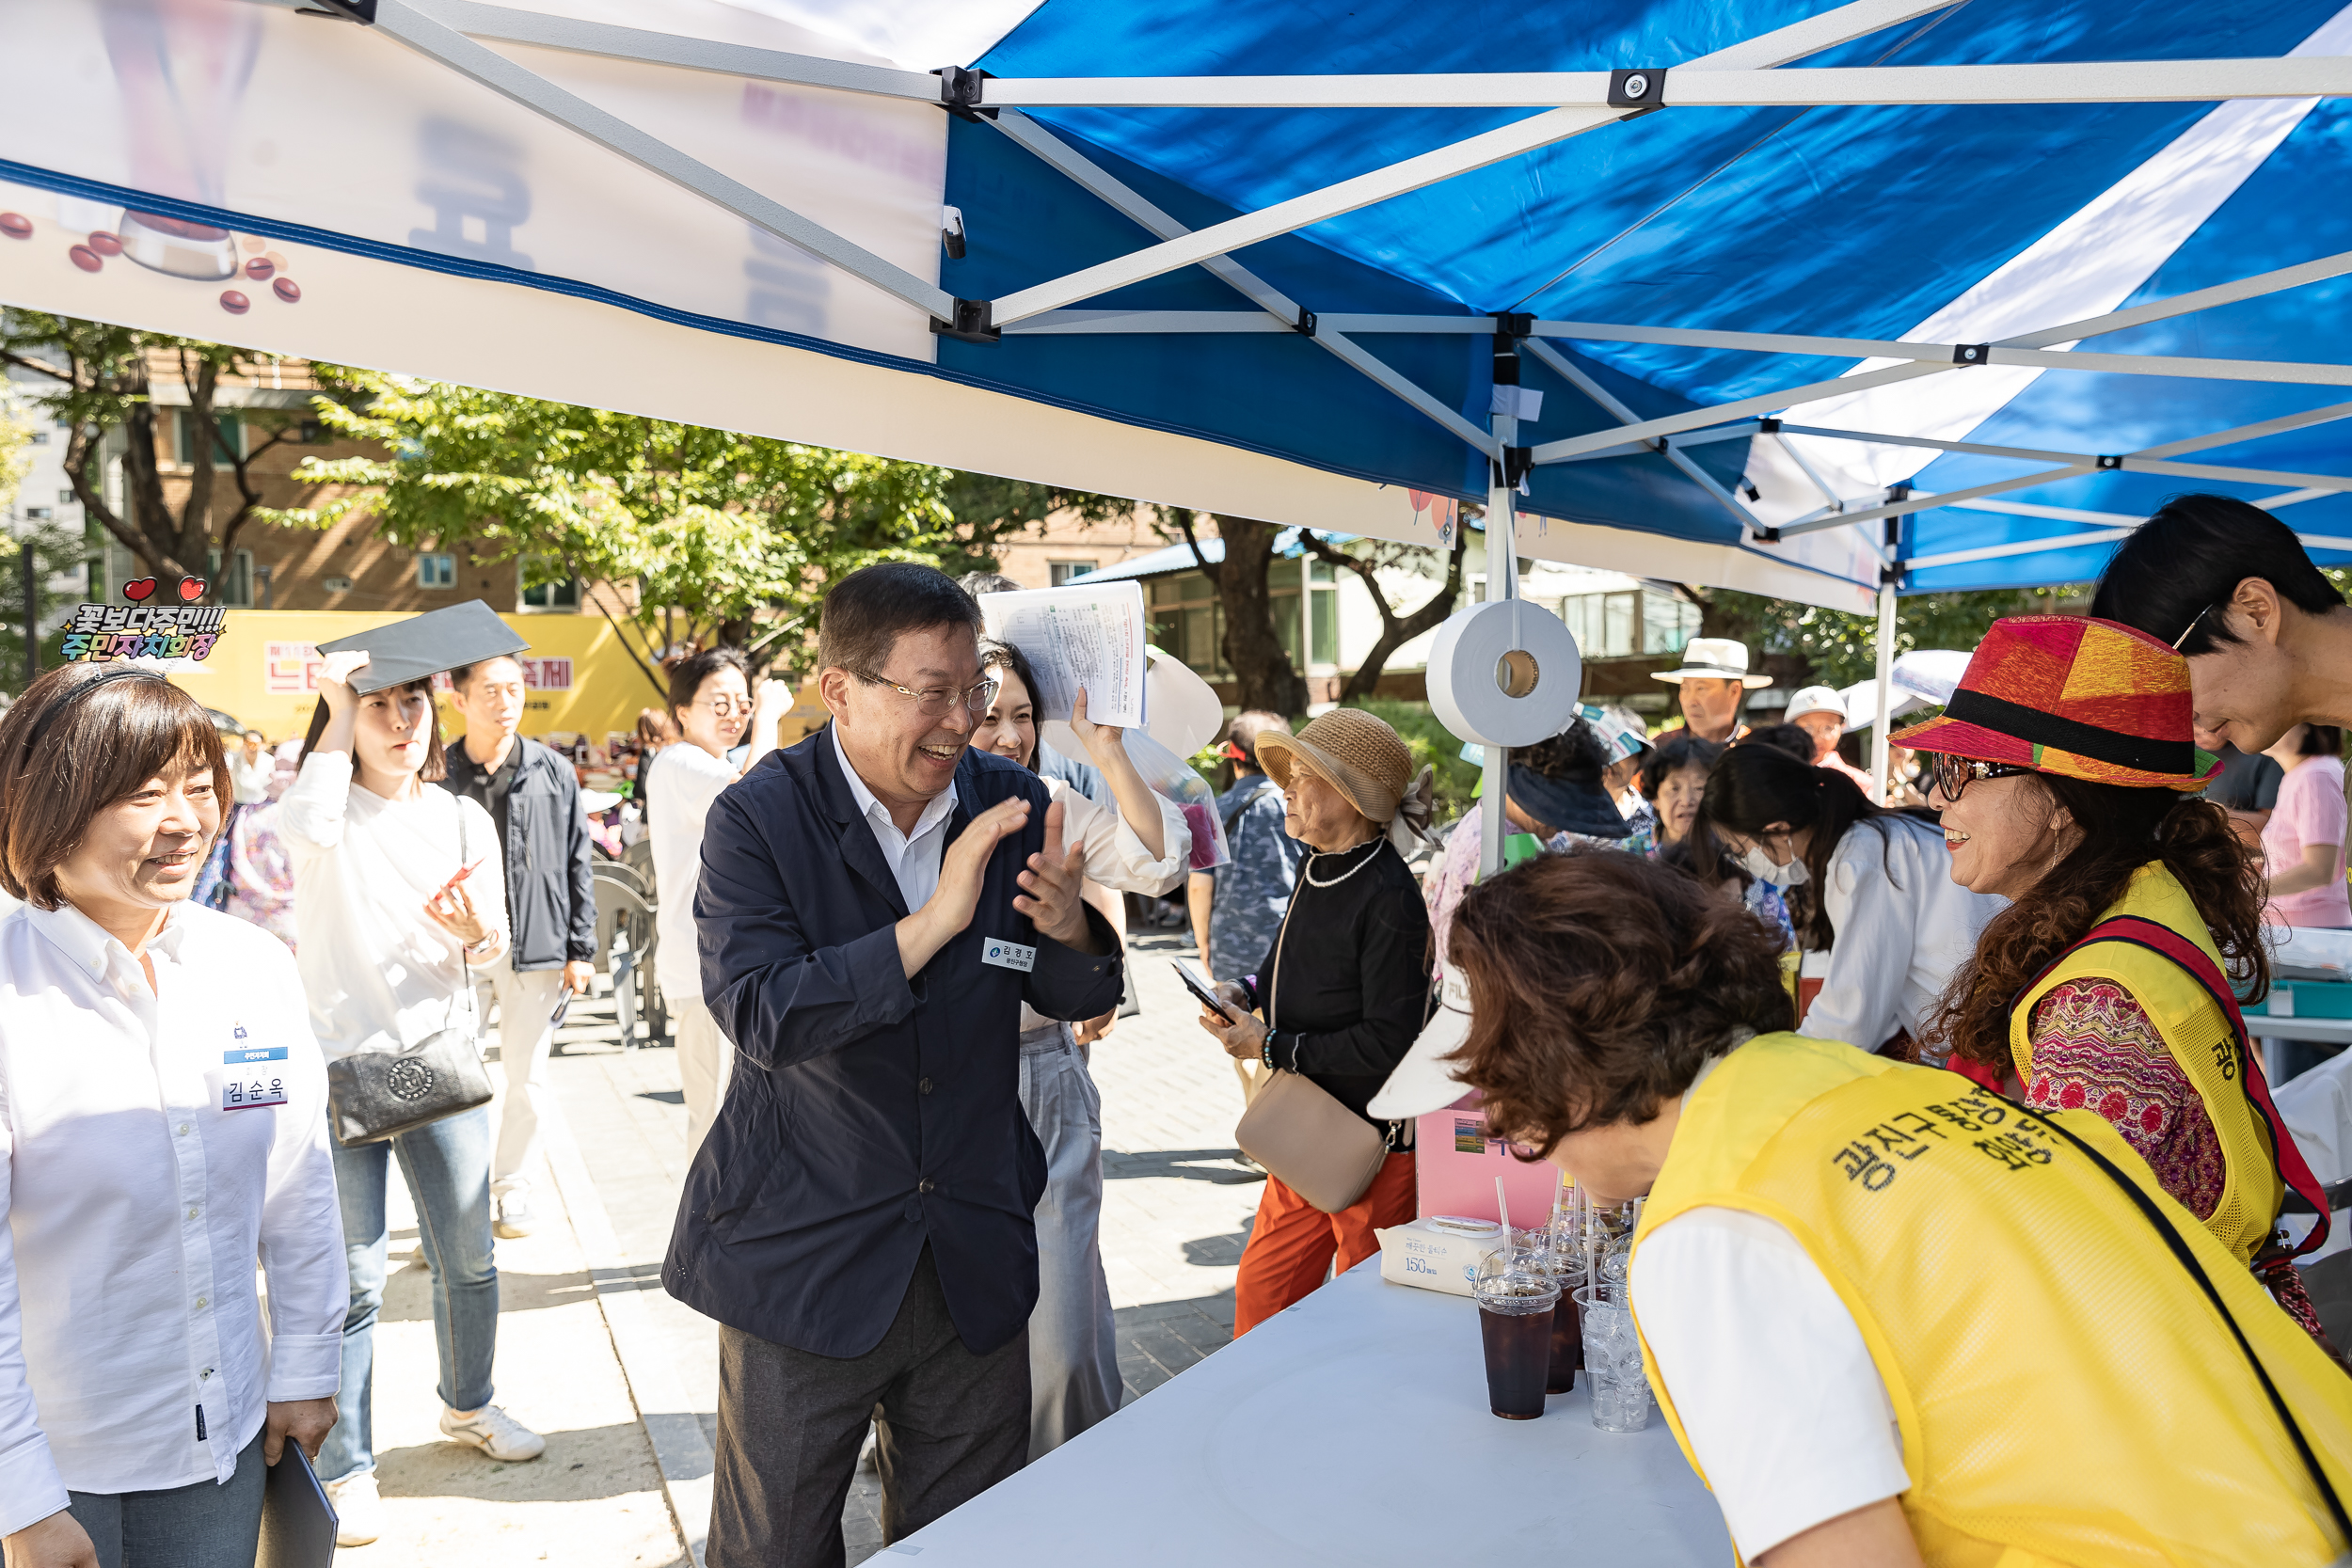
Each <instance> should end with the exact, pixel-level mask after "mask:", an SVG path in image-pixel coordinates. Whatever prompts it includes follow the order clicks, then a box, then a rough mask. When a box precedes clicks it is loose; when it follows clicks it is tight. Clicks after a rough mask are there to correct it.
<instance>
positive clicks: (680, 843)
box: [644, 648, 792, 1159]
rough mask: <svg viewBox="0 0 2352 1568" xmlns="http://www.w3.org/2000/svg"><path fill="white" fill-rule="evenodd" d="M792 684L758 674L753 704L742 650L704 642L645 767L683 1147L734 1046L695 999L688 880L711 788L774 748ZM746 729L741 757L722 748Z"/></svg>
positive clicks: (693, 1140)
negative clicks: (671, 736) (665, 735)
mask: <svg viewBox="0 0 2352 1568" xmlns="http://www.w3.org/2000/svg"><path fill="white" fill-rule="evenodd" d="M791 707H792V689H791V688H790V687H788V686H787V685H785V684H784V682H782V681H762V682H760V683H759V698H758V703H757V705H756V707H755V706H754V703H753V699H752V689H751V683H750V679H749V676H748V673H747V672H746V669H745V666H744V663H743V656H742V655H741V654H740V653H738V652H737V651H736V650H735V649H733V648H705V649H704V650H703V651H702V652H700V653H698V654H690V655H689V656H687V657H685V658H682V659H680V660H679V661H678V662H677V663H676V664H675V665H674V666H673V667H672V668H671V670H670V708H669V716H670V720H671V721H672V722H673V723H675V725H676V726H677V728H678V733H679V735H680V736H681V739H680V741H679V742H678V743H676V744H674V745H669V746H664V747H663V748H662V749H661V750H660V752H657V753H656V754H655V756H654V759H653V762H652V764H651V766H649V767H648V768H646V769H645V800H644V812H645V831H646V832H647V834H648V835H649V836H650V837H651V838H652V840H653V879H654V894H655V898H656V904H657V908H656V909H655V911H654V931H655V935H656V940H655V942H654V949H653V967H654V974H655V976H656V977H657V978H658V979H660V982H661V997H662V1001H663V1002H664V1003H665V1004H666V1005H667V1006H668V1007H669V1009H670V1016H671V1017H672V1018H674V1019H675V1020H676V1021H677V1075H678V1087H679V1088H680V1089H681V1090H682V1091H684V1099H685V1101H686V1153H687V1157H688V1158H689V1159H691V1158H692V1157H693V1153H694V1150H695V1149H697V1148H701V1147H702V1141H703V1135H704V1134H705V1133H707V1132H709V1131H710V1123H711V1121H712V1119H713V1118H714V1117H717V1116H718V1114H719V1107H720V1106H721V1105H723V1104H724V1103H725V1102H726V1098H727V1082H728V1080H729V1079H731V1078H732V1077H733V1076H734V1075H735V1046H734V1044H733V1043H732V1042H730V1041H729V1040H728V1038H727V1037H726V1035H725V1033H724V1032H723V1030H721V1029H720V1027H719V1021H718V1020H716V1019H714V1018H712V1017H711V1016H710V1009H709V1008H708V1007H707V1006H704V1004H703V974H702V960H701V958H700V957H699V955H698V954H697V952H696V949H695V939H694V888H695V885H696V884H697V883H698V882H700V881H701V879H702V874H703V823H704V820H705V819H706V818H707V817H708V816H709V815H710V803H711V802H712V801H713V800H717V799H718V798H719V792H720V791H721V790H723V789H724V788H726V787H727V785H729V784H733V783H734V782H735V781H736V780H738V779H739V778H741V777H742V776H743V775H744V774H746V773H748V772H750V771H751V770H752V769H753V768H755V767H756V766H758V764H759V763H761V762H762V761H764V760H766V758H767V755H768V753H769V752H772V751H774V750H775V749H776V730H777V726H778V725H780V724H781V723H782V722H783V721H784V716H785V715H786V714H787V713H788V712H790V711H791ZM746 731H748V732H750V744H749V746H748V747H747V748H746V750H745V752H744V753H743V761H742V764H741V766H738V765H737V764H735V763H733V762H731V761H729V760H728V758H727V752H730V751H732V750H734V748H735V744H736V742H738V741H739V740H742V739H743V738H744V735H745V732H746Z"/></svg>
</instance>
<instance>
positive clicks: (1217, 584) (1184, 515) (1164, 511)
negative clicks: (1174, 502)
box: [1160, 506, 1225, 594]
mask: <svg viewBox="0 0 2352 1568" xmlns="http://www.w3.org/2000/svg"><path fill="white" fill-rule="evenodd" d="M1160 510H1161V515H1164V516H1170V517H1173V518H1175V519H1176V526H1177V528H1179V529H1180V530H1182V531H1184V543H1185V544H1187V545H1190V546H1192V561H1193V564H1194V565H1196V566H1198V567H1200V575H1201V576H1202V577H1204V578H1208V579H1209V586H1210V587H1212V588H1214V589H1216V591H1217V592H1218V593H1219V594H1222V593H1224V592H1225V565H1224V562H1211V561H1210V560H1209V558H1208V557H1207V556H1205V555H1202V554H1201V553H1200V540H1198V539H1196V538H1194V537H1193V536H1192V518H1193V513H1192V509H1191V508H1190V507H1187V506H1168V507H1163V508H1161V509H1160Z"/></svg>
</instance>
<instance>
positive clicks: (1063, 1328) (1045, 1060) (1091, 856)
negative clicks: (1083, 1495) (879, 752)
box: [972, 642, 1192, 1460]
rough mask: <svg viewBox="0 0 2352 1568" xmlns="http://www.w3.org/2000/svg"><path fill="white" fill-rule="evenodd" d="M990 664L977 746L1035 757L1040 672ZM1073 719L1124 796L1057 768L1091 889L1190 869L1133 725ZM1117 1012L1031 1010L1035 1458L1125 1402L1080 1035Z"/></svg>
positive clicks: (987, 651)
mask: <svg viewBox="0 0 2352 1568" xmlns="http://www.w3.org/2000/svg"><path fill="white" fill-rule="evenodd" d="M980 667H981V669H982V670H984V671H986V672H987V673H989V674H991V675H993V676H994V677H995V678H996V699H995V701H994V702H993V703H992V704H990V705H989V709H988V716H987V717H986V718H985V719H983V720H981V721H980V724H979V728H978V729H977V731H975V732H974V734H973V736H972V744H973V746H974V747H976V748H977V749H978V750H980V751H983V752H995V753H996V754H997V755H998V756H1001V757H1007V758H1009V759H1010V760H1012V761H1014V762H1017V763H1019V764H1020V765H1021V766H1022V767H1024V768H1030V769H1032V770H1034V769H1035V768H1036V767H1037V750H1038V748H1037V702H1036V697H1035V693H1036V691H1037V677H1036V675H1035V674H1034V673H1031V671H1030V669H1029V661H1028V659H1026V658H1025V657H1023V656H1022V653H1021V650H1020V649H1018V648H1015V647H1011V646H1009V644H1006V643H1002V642H982V643H981V644H980ZM1071 727H1072V728H1073V729H1074V730H1076V731H1077V733H1078V736H1079V738H1080V739H1081V740H1083V741H1084V742H1085V743H1086V748H1087V754H1088V756H1089V757H1090V758H1091V759H1092V760H1093V762H1094V766H1095V767H1097V768H1101V769H1102V770H1103V778H1104V782H1105V783H1106V784H1109V785H1110V788H1111V792H1112V794H1113V796H1114V797H1115V798H1116V799H1117V800H1118V801H1119V806H1120V810H1119V814H1118V815H1117V816H1113V815H1112V814H1111V813H1109V812H1107V811H1104V809H1103V808H1102V807H1101V806H1099V805H1096V804H1095V803H1094V802H1093V801H1092V800H1089V799H1087V797H1086V796H1084V795H1081V794H1080V793H1078V791H1076V790H1074V789H1073V788H1071V787H1070V786H1069V785H1068V784H1064V783H1062V782H1061V781H1060V780H1059V779H1052V780H1048V781H1047V782H1046V788H1047V789H1048V790H1050V791H1051V792H1052V794H1053V797H1054V799H1055V800H1057V801H1059V802H1060V803H1061V809H1062V813H1063V820H1062V840H1063V842H1064V843H1068V844H1081V843H1082V844H1084V845H1085V846H1086V871H1087V885H1086V895H1087V897H1088V899H1089V902H1092V901H1094V899H1095V898H1096V896H1097V895H1101V894H1102V892H1103V890H1104V889H1116V890H1119V892H1125V893H1141V894H1145V895H1157V894H1162V893H1166V892H1168V890H1169V889H1171V888H1173V887H1175V886H1176V885H1177V884H1178V883H1180V882H1182V881H1183V880H1184V872H1185V869H1186V867H1187V866H1188V865H1189V864H1190V863H1191V860H1192V832H1191V830H1190V829H1188V828H1186V827H1185V826H1184V816H1183V814H1182V813H1180V812H1179V811H1178V810H1177V809H1176V804H1175V802H1174V801H1172V800H1168V799H1167V798H1166V797H1165V796H1162V795H1158V794H1156V793H1154V792H1153V791H1152V786H1151V785H1149V784H1145V783H1144V782H1143V777H1142V775H1141V774H1139V773H1137V772H1136V765H1135V764H1134V763H1133V762H1132V761H1130V760H1129V759H1128V756H1127V748H1126V745H1125V736H1124V734H1123V732H1121V731H1120V730H1117V729H1113V728H1111V727H1109V726H1107V725H1101V724H1093V723H1089V722H1088V721H1087V718H1086V698H1085V695H1084V694H1083V693H1081V694H1080V696H1079V699H1078V713H1077V716H1076V717H1075V718H1073V720H1072V721H1071ZM1099 907H1101V908H1102V909H1103V912H1104V915H1105V916H1106V917H1108V918H1109V920H1110V922H1111V926H1112V928H1113V929H1114V930H1116V929H1120V928H1121V927H1124V925H1125V924H1126V922H1125V918H1124V911H1123V910H1122V908H1121V907H1120V900H1119V895H1118V892H1114V893H1112V894H1110V895H1109V898H1108V901H1107V902H1106V903H1104V904H1103V905H1101V906H1099ZM1109 1022H1110V1021H1109V1020H1108V1019H1107V1018H1102V1019H1092V1020H1089V1022H1087V1023H1085V1024H1083V1025H1081V1026H1080V1030H1081V1033H1078V1034H1073V1031H1072V1028H1071V1026H1070V1025H1069V1024H1067V1023H1058V1022H1055V1021H1054V1020H1052V1019H1049V1018H1046V1017H1044V1016H1042V1015H1041V1014H1038V1013H1035V1012H1033V1011H1030V1010H1029V1009H1028V1008H1026V1007H1024V1008H1023V1010H1022V1019H1021V1108H1022V1109H1023V1110H1024V1111H1025V1112H1026V1113H1027V1114H1028V1117H1029V1127H1030V1129H1031V1131H1033V1132H1036V1133H1037V1136H1038V1142H1040V1143H1041V1144H1042V1145H1044V1146H1045V1196H1043V1197H1042V1198H1041V1199H1039V1201H1038V1206H1037V1272H1038V1297H1037V1309H1036V1310H1035V1311H1034V1312H1032V1313H1031V1314H1030V1316H1029V1458H1030V1459H1031V1460H1035V1459H1037V1458H1038V1457H1039V1456H1040V1455H1042V1454H1044V1453H1047V1452H1049V1451H1051V1450H1052V1449H1056V1448H1058V1447H1059V1446H1060V1445H1062V1444H1063V1443H1066V1442H1068V1441H1069V1440H1070V1439H1071V1438H1073V1437H1075V1436H1077V1435H1078V1433H1082V1432H1084V1431H1085V1430H1086V1429H1087V1428H1089V1427H1090V1426H1092V1425H1094V1423H1095V1422H1097V1421H1100V1420H1102V1419H1104V1418H1105V1417H1108V1416H1110V1415H1112V1414H1113V1413H1115V1412H1116V1411H1117V1410H1118V1409H1119V1387H1120V1380H1119V1344H1118V1338H1117V1334H1116V1330H1115V1328H1114V1325H1113V1323H1112V1320H1111V1290H1110V1282H1109V1281H1108V1280H1107V1279H1105V1278H1104V1275H1103V1248H1102V1243H1101V1238H1100V1235H1099V1230H1100V1227H1101V1225H1102V1218H1103V1097H1102V1095H1101V1094H1100V1093H1098V1092H1097V1091H1096V1089H1095V1087H1094V1079H1093V1077H1092V1075H1091V1074H1089V1072H1088V1071H1087V1063H1086V1057H1085V1055H1084V1053H1083V1051H1082V1045H1083V1044H1089V1043H1091V1042H1092V1041H1093V1040H1096V1039H1099V1038H1101V1037H1102V1036H1103V1034H1104V1032H1106V1030H1107V1029H1108V1027H1109Z"/></svg>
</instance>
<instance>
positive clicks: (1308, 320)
mask: <svg viewBox="0 0 2352 1568" xmlns="http://www.w3.org/2000/svg"><path fill="white" fill-rule="evenodd" d="M1291 330H1292V331H1293V332H1295V333H1297V334H1298V335H1299V336H1300V337H1302V338H1311V337H1313V336H1314V335H1315V313H1314V312H1313V311H1312V310H1310V309H1307V308H1306V307H1305V306H1304V305H1302V306H1300V307H1299V308H1298V319H1297V320H1296V321H1295V322H1293V323H1291Z"/></svg>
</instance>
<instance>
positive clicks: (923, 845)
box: [654, 724, 956, 914]
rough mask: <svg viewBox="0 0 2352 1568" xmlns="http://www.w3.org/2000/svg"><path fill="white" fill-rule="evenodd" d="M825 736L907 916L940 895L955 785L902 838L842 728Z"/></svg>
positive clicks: (928, 806)
mask: <svg viewBox="0 0 2352 1568" xmlns="http://www.w3.org/2000/svg"><path fill="white" fill-rule="evenodd" d="M825 733H826V734H828V735H830V736H833V755H834V761H836V762H838V763H839V764H841V776H842V777H843V778H845V779H847V780H849V781H850V797H851V799H853V800H856V801H857V809H858V812H859V814H860V815H862V816H864V817H865V818H866V825H867V826H869V827H871V828H872V829H873V830H874V842H875V843H876V844H878V845H880V846H882V859H883V861H885V862H886V863H888V864H889V866H890V874H891V875H892V876H893V877H896V878H897V879H898V895H899V896H900V897H902V898H904V899H905V900H906V902H907V913H909V914H913V913H914V911H917V910H919V909H921V908H922V907H923V906H924V905H926V904H928V903H930V901H931V895H932V894H934V893H937V892H938V891H939V862H940V857H941V856H942V855H943V854H945V853H946V848H947V816H948V814H949V813H950V812H952V811H954V810H955V809H956V782H955V781H954V780H953V779H950V780H948V781H947V787H946V788H945V789H943V790H941V791H940V792H939V793H938V794H936V795H934V796H932V797H931V798H930V800H929V801H928V802H926V803H925V805H924V807H923V815H922V816H918V817H916V818H915V819H914V832H911V833H902V832H899V831H898V824H897V823H896V822H893V821H892V820H890V808H889V807H888V806H885V805H883V804H882V801H881V800H877V799H876V798H875V795H874V792H873V791H872V790H870V789H868V788H866V781H865V780H864V779H861V778H859V777H858V776H857V769H856V768H852V767H850V754H849V753H848V752H844V751H843V750H842V749H841V726H840V725H838V724H834V725H829V726H827V728H826V731H825ZM657 760H659V759H657ZM654 799H656V800H660V796H658V795H657V796H655V797H654Z"/></svg>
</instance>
